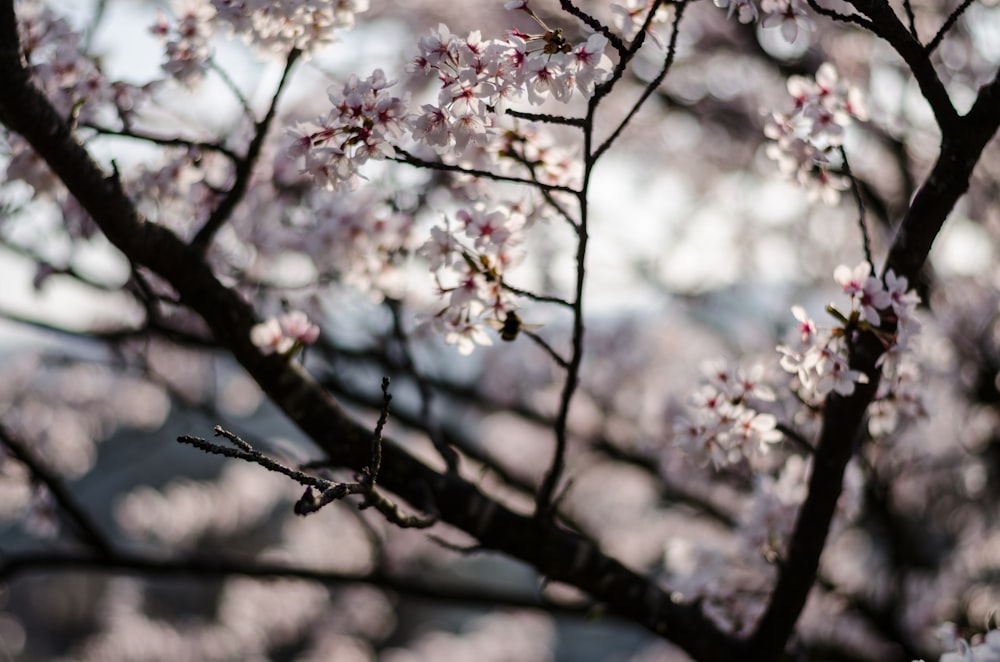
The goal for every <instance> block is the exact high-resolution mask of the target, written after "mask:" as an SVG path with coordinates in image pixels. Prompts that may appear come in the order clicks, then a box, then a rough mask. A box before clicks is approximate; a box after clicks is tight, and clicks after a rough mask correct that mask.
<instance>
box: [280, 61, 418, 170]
mask: <svg viewBox="0 0 1000 662" xmlns="http://www.w3.org/2000/svg"><path fill="white" fill-rule="evenodd" d="M394 84H395V81H389V80H388V79H387V78H386V77H385V73H383V72H382V70H381V69H376V70H375V71H374V72H373V73H372V75H371V76H369V77H368V78H365V79H359V78H357V77H356V76H351V78H350V79H348V81H347V82H346V83H345V84H344V85H343V87H342V88H341V89H339V90H338V89H331V90H330V92H329V97H330V103H331V105H332V108H331V109H330V112H329V113H327V114H326V115H325V116H324V117H321V118H319V119H317V120H316V122H315V123H312V124H308V125H303V126H299V127H298V128H296V129H295V130H293V131H292V135H293V137H294V138H295V142H294V144H293V147H292V149H291V151H290V153H289V156H292V157H303V158H304V160H305V165H304V168H303V172H305V173H306V174H308V175H311V176H312V177H313V178H314V179H315V180H316V181H317V182H320V183H322V184H324V185H325V186H326V187H327V188H330V189H333V190H340V189H343V188H347V189H350V190H353V189H355V188H357V185H358V183H359V181H360V174H359V171H360V169H361V167H362V166H364V165H365V164H366V163H367V162H368V161H369V160H370V159H373V158H374V159H378V158H386V157H391V156H393V155H394V154H395V150H394V148H393V147H392V144H391V142H390V139H391V138H400V137H402V136H403V133H404V122H405V115H406V105H407V99H406V98H405V97H402V98H401V97H397V96H393V95H391V94H390V93H389V92H388V88H389V87H391V86H392V85H394Z"/></svg>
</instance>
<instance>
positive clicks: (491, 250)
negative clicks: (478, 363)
mask: <svg viewBox="0 0 1000 662" xmlns="http://www.w3.org/2000/svg"><path fill="white" fill-rule="evenodd" d="M455 218H456V220H457V221H458V224H459V225H460V226H461V227H459V228H454V229H453V228H452V224H451V222H450V221H449V220H448V219H447V218H446V219H445V223H444V224H443V225H439V226H436V227H434V228H431V236H430V238H429V239H428V240H427V241H426V242H425V243H424V245H423V246H421V248H420V254H421V255H422V256H423V257H424V258H426V259H427V261H428V263H429V265H430V268H431V270H432V271H433V272H434V277H435V280H436V282H437V285H438V290H439V292H440V294H441V295H442V296H443V297H447V305H446V306H445V307H444V308H443V309H441V310H440V311H439V312H438V313H437V314H436V315H434V316H433V317H432V318H431V320H430V325H431V327H432V328H434V329H435V330H436V331H439V332H441V333H443V334H444V337H445V342H447V343H449V344H455V345H457V346H458V351H459V352H460V353H462V354H469V353H471V352H472V350H473V349H474V348H475V346H476V345H491V344H492V341H491V340H490V337H489V335H487V333H486V331H485V328H484V325H485V324H486V323H490V322H492V323H493V324H494V326H495V325H497V323H500V322H502V321H503V320H504V319H506V317H507V315H508V314H510V313H513V311H514V306H513V302H512V295H511V293H510V292H509V291H508V290H507V289H505V287H504V274H505V273H506V271H507V269H509V268H510V267H512V266H513V265H515V264H516V263H517V261H518V260H519V258H520V254H519V253H518V252H517V251H516V246H517V245H518V243H520V241H521V231H522V230H523V229H524V227H525V224H526V222H527V221H526V218H525V217H524V216H523V215H522V214H521V213H520V211H519V210H517V208H516V207H515V206H511V205H498V206H493V207H487V206H486V205H485V204H483V203H476V204H475V205H473V206H471V207H470V208H465V209H460V210H459V211H458V212H457V213H456V214H455Z"/></svg>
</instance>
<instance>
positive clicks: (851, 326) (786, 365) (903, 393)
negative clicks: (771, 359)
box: [777, 262, 922, 433]
mask: <svg viewBox="0 0 1000 662" xmlns="http://www.w3.org/2000/svg"><path fill="white" fill-rule="evenodd" d="M834 278H835V280H836V281H837V283H838V284H839V285H840V287H841V289H842V290H843V292H844V294H846V295H847V296H848V297H849V299H850V308H849V310H848V312H847V313H844V312H841V311H840V310H838V309H837V308H836V307H835V306H833V305H830V306H828V307H827V310H828V312H829V313H830V314H831V315H833V317H834V318H835V319H837V320H838V322H839V324H838V325H836V326H834V327H831V328H824V327H820V326H819V325H817V324H816V322H815V321H814V320H813V319H811V318H810V317H809V316H808V314H807V313H806V311H805V309H804V308H802V307H801V306H793V307H792V314H793V315H794V316H795V319H796V321H797V324H796V326H795V327H794V329H793V330H792V332H791V338H790V341H789V342H788V343H787V344H784V345H780V346H778V348H777V349H778V352H779V353H780V354H781V362H780V363H781V367H782V369H784V370H785V371H786V372H789V373H791V374H792V375H794V385H793V390H794V391H795V393H796V395H797V396H798V397H799V398H800V399H801V400H803V401H804V402H806V403H807V404H815V405H818V404H819V402H820V401H821V400H822V399H823V398H825V397H826V396H827V395H829V394H830V393H838V394H840V395H844V396H847V395H851V394H852V393H854V390H855V387H856V385H857V384H865V383H868V376H867V375H865V374H864V373H862V372H860V371H858V370H854V369H852V368H851V367H850V364H849V355H848V348H849V345H850V344H851V342H853V340H854V339H855V336H856V334H858V333H859V332H861V331H870V332H872V333H875V334H876V335H877V336H878V338H879V339H880V341H881V342H882V344H883V346H884V347H885V352H884V353H883V354H882V356H881V357H880V358H879V361H878V365H879V366H880V367H881V368H882V372H883V374H884V376H885V379H884V381H883V383H882V384H881V385H880V389H879V391H878V393H877V394H876V399H875V401H874V402H873V403H872V405H871V406H872V411H871V413H872V416H873V420H874V421H876V422H875V423H870V427H871V428H872V432H873V433H876V432H877V433H884V432H889V431H891V430H892V429H894V428H895V421H896V418H897V414H898V409H899V407H903V408H904V409H905V410H906V411H907V412H908V413H916V412H918V411H920V410H921V409H922V407H920V405H919V397H918V395H917V391H916V389H914V388H913V386H914V385H915V384H914V382H915V380H916V368H915V365H914V364H913V363H912V362H910V361H909V360H907V359H908V355H907V350H908V349H910V341H911V339H912V337H913V335H914V334H915V332H916V331H917V330H918V329H919V323H918V322H917V320H916V317H915V311H916V307H917V304H918V303H919V302H920V297H919V296H917V294H916V292H914V291H913V290H912V289H910V288H909V283H908V281H907V279H906V277H905V276H897V275H896V274H895V273H894V272H893V271H892V270H889V271H888V272H887V273H886V275H885V279H884V280H882V279H879V278H877V277H876V276H874V275H872V273H871V265H870V264H869V263H867V262H863V263H861V264H860V265H858V266H857V267H855V268H854V269H851V268H849V267H847V266H844V265H841V266H839V267H837V269H836V271H835V272H834ZM885 321H888V322H891V323H892V325H893V327H894V328H893V330H892V331H886V330H884V329H882V328H881V327H882V325H883V322H885Z"/></svg>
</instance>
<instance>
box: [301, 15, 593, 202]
mask: <svg viewBox="0 0 1000 662" xmlns="http://www.w3.org/2000/svg"><path fill="white" fill-rule="evenodd" d="M515 8H521V9H524V10H525V11H527V10H526V8H523V7H515ZM529 13H530V12H529ZM532 16H533V14H532ZM606 44H607V39H606V38H605V37H604V36H603V35H600V34H594V35H591V36H590V37H589V38H588V39H587V41H585V42H583V43H581V44H576V45H575V46H574V45H572V44H569V43H568V42H566V41H565V40H564V39H563V38H562V36H561V33H560V32H558V31H553V30H547V31H546V32H545V33H544V34H540V35H529V34H525V33H521V32H516V31H515V32H511V33H510V34H509V35H508V36H507V38H506V39H503V40H499V39H492V40H484V39H482V36H481V35H480V33H479V32H478V31H476V32H472V33H470V34H469V35H467V36H465V37H459V36H457V35H454V34H451V32H450V31H449V30H448V28H447V26H445V25H440V26H439V27H438V28H437V30H435V31H433V32H431V34H430V35H428V36H426V37H423V38H421V39H420V41H419V44H418V47H419V54H418V55H417V57H416V58H415V59H414V61H413V62H412V63H411V65H410V66H409V71H410V72H411V73H414V72H420V73H423V74H433V75H435V76H436V77H437V79H438V80H439V81H440V89H439V91H438V94H437V100H436V103H428V104H423V105H422V106H421V107H420V109H419V110H417V111H416V112H413V113H409V114H408V113H407V112H406V108H407V105H408V102H409V99H408V98H407V97H405V96H404V97H396V96H391V95H390V94H389V93H388V92H387V91H386V88H388V87H389V86H391V85H392V84H393V83H390V82H388V81H387V80H386V79H385V75H384V74H383V73H382V72H381V71H376V72H375V73H374V74H373V75H372V76H371V77H369V78H367V79H365V80H358V79H355V78H352V79H351V80H350V81H348V83H347V84H346V85H345V86H344V88H343V90H342V91H341V92H334V93H331V95H330V101H331V103H332V104H333V109H332V110H331V112H330V113H329V114H328V115H327V116H326V117H323V118H321V119H319V120H317V121H316V122H315V123H314V126H306V127H302V128H299V129H297V130H296V136H297V145H298V149H297V152H296V153H297V155H299V156H304V157H305V169H306V171H307V172H309V173H310V174H312V175H314V176H316V177H317V178H318V179H320V181H323V182H325V183H326V184H327V185H328V186H330V187H331V188H334V189H339V188H341V187H344V186H346V187H349V188H350V187H353V186H355V185H356V184H357V179H358V177H359V176H360V175H359V169H360V168H361V166H363V165H364V164H365V163H366V162H367V161H368V160H369V159H372V158H389V157H392V156H393V155H394V154H395V148H394V147H393V145H392V143H391V142H390V139H396V140H398V139H400V138H402V137H403V134H404V133H405V132H408V133H409V134H410V136H411V137H412V138H413V140H414V141H416V143H417V144H418V145H419V146H423V147H429V148H432V149H434V150H436V151H437V152H438V153H440V154H449V153H450V154H454V153H461V152H463V151H464V150H466V149H467V148H469V147H479V148H483V147H485V146H486V145H488V144H490V142H491V141H492V140H493V139H494V138H495V137H496V135H497V133H498V127H499V126H500V117H501V113H502V111H503V108H504V107H505V106H506V104H507V103H508V102H509V101H511V100H515V99H521V98H524V97H526V98H527V100H528V102H529V103H531V104H536V105H537V104H541V103H543V102H544V101H546V100H548V99H550V98H552V99H556V100H559V101H562V102H567V101H569V100H570V98H571V97H572V96H573V92H574V90H579V91H580V92H581V93H583V94H585V95H589V94H592V93H593V91H594V87H595V85H597V84H599V83H600V82H602V81H603V80H605V79H606V78H607V77H608V76H609V75H610V73H611V66H610V60H609V58H608V57H607V56H606V55H604V49H605V46H606ZM397 144H398V143H397ZM494 158H495V156H494Z"/></svg>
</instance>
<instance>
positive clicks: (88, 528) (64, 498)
mask: <svg viewBox="0 0 1000 662" xmlns="http://www.w3.org/2000/svg"><path fill="white" fill-rule="evenodd" d="M0 442H2V443H3V445H4V446H6V447H7V448H8V450H10V452H11V453H12V454H13V455H14V457H16V458H17V459H18V460H19V461H20V462H21V464H23V465H24V466H25V467H27V468H28V471H30V472H31V475H32V477H33V478H34V479H35V480H37V481H38V482H39V483H41V484H42V485H44V486H45V487H46V489H48V491H49V493H50V494H51V495H52V498H54V499H55V501H56V503H57V504H58V505H59V507H60V508H61V509H62V510H63V511H64V512H65V513H66V514H67V515H68V516H69V518H70V521H71V522H72V523H73V524H74V525H75V527H76V529H77V531H78V533H79V534H80V536H81V537H82V538H83V540H84V542H86V543H87V544H89V545H90V546H91V547H93V548H94V549H95V550H97V551H98V552H100V553H101V554H103V555H107V554H111V553H112V552H113V548H112V546H111V543H110V542H109V541H108V540H107V538H106V537H105V536H104V534H103V533H101V530H100V528H99V527H98V526H97V523H96V522H95V521H94V520H93V519H91V517H90V515H88V514H87V512H86V511H84V510H83V508H81V507H80V505H79V504H78V503H77V501H76V498H75V497H74V496H73V495H72V494H70V492H69V490H68V489H66V487H65V485H63V482H62V479H60V478H59V477H58V476H56V474H55V473H53V472H52V471H50V470H49V469H48V467H46V466H45V465H44V464H43V463H42V462H41V461H40V460H39V459H38V458H36V457H35V456H34V454H33V453H32V452H31V451H30V450H29V448H28V445H27V444H25V443H24V442H22V441H21V440H20V439H18V438H17V437H15V436H14V433H12V432H11V431H10V430H9V429H8V428H7V426H5V425H3V423H0Z"/></svg>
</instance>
